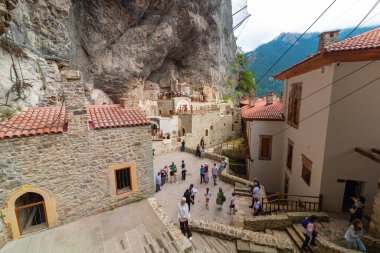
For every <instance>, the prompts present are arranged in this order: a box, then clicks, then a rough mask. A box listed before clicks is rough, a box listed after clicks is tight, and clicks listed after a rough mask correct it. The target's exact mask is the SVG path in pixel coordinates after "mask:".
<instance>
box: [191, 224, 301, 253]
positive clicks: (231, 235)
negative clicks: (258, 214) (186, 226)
mask: <svg viewBox="0 0 380 253" xmlns="http://www.w3.org/2000/svg"><path fill="white" fill-rule="evenodd" d="M190 225H191V229H192V230H193V231H196V232H199V233H203V234H207V235H210V236H215V237H219V238H221V239H226V240H238V239H239V240H242V241H247V242H251V243H254V244H257V245H261V246H268V247H271V248H275V249H276V250H277V252H294V249H293V247H292V243H291V241H290V240H288V239H283V238H280V237H277V236H274V235H269V234H265V233H259V232H253V231H249V230H245V229H242V228H236V227H233V226H228V225H224V224H220V223H215V222H209V221H204V220H198V219H191V221H190Z"/></svg>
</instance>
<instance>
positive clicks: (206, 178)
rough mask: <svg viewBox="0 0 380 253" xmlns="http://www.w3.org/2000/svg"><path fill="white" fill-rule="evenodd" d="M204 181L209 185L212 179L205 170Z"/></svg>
mask: <svg viewBox="0 0 380 253" xmlns="http://www.w3.org/2000/svg"><path fill="white" fill-rule="evenodd" d="M203 179H204V182H205V184H208V181H209V180H210V179H209V176H208V173H207V171H206V169H205V173H204V174H203Z"/></svg>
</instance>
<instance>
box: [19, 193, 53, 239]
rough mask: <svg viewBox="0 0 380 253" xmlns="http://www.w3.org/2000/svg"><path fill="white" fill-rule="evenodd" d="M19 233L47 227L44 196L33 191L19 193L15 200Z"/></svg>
mask: <svg viewBox="0 0 380 253" xmlns="http://www.w3.org/2000/svg"><path fill="white" fill-rule="evenodd" d="M15 212H16V218H17V223H18V227H19V230H20V235H24V234H27V233H32V232H35V231H37V230H41V229H45V228H48V220H47V216H46V207H45V201H44V198H43V197H42V196H41V195H40V194H38V193H34V192H27V193H25V194H23V195H21V196H20V197H19V198H18V199H17V200H16V202H15Z"/></svg>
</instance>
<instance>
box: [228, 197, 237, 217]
mask: <svg viewBox="0 0 380 253" xmlns="http://www.w3.org/2000/svg"><path fill="white" fill-rule="evenodd" d="M235 195H236V193H234V192H233V193H232V197H231V202H230V214H233V215H235V214H236V212H237V210H236V206H235V200H236V197H235Z"/></svg>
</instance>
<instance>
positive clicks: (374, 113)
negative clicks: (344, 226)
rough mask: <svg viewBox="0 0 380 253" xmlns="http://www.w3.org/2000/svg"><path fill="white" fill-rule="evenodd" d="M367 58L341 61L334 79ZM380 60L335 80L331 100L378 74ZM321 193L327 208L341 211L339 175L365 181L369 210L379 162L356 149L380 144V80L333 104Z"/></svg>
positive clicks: (379, 175) (379, 172)
mask: <svg viewBox="0 0 380 253" xmlns="http://www.w3.org/2000/svg"><path fill="white" fill-rule="evenodd" d="M367 63H368V62H356V63H340V65H339V66H336V67H335V72H334V80H338V79H340V78H342V77H343V76H345V75H347V74H348V73H350V72H352V71H354V70H356V69H358V68H360V67H362V66H363V65H365V64H367ZM379 75H380V62H375V63H373V64H371V65H369V66H367V67H365V68H363V69H361V70H359V71H357V72H355V73H354V74H352V75H350V76H348V77H346V78H344V79H342V80H340V81H338V82H336V83H334V85H333V89H332V101H336V100H337V99H339V98H341V97H343V96H344V95H346V94H348V93H350V92H352V91H354V90H356V89H358V88H359V87H361V86H363V85H365V84H366V83H368V82H370V81H371V80H373V79H375V78H377V77H379ZM326 139H327V141H326V149H325V162H324V171H323V179H322V187H321V193H322V194H323V195H324V203H323V204H324V208H325V209H327V210H330V211H341V208H342V203H343V195H344V187H345V183H338V182H337V179H345V180H355V181H363V182H364V185H363V186H364V187H363V189H362V194H363V195H364V196H365V197H366V199H367V210H366V211H367V213H368V214H369V213H370V212H371V210H372V203H373V199H374V196H375V195H376V192H377V185H378V181H379V177H380V166H379V164H378V163H376V162H374V161H372V160H370V159H369V158H367V157H365V156H363V155H361V154H359V153H357V152H355V151H354V149H355V147H362V148H379V147H380V146H379V145H380V80H377V81H376V82H374V83H372V84H370V85H369V86H367V87H365V88H364V89H361V90H360V91H358V92H356V93H354V94H353V95H350V96H348V97H347V98H345V99H343V100H341V101H339V102H338V103H336V104H334V105H333V106H331V108H330V115H329V126H328V131H327V138H326Z"/></svg>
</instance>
